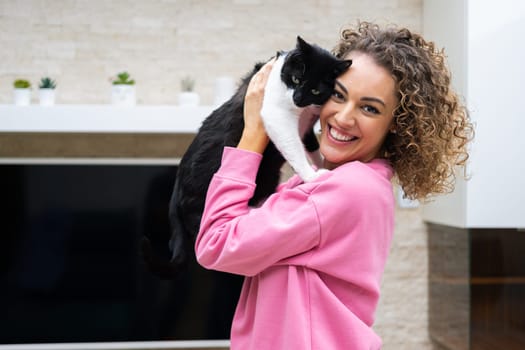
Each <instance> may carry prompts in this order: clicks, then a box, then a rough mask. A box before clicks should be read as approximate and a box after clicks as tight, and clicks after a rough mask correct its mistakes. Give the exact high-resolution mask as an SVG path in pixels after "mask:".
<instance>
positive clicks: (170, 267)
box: [141, 181, 189, 279]
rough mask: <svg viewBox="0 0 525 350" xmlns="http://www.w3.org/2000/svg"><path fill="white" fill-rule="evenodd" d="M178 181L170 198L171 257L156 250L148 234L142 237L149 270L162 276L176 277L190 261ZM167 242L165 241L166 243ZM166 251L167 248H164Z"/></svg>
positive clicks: (167, 277)
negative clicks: (181, 219) (179, 208)
mask: <svg viewBox="0 0 525 350" xmlns="http://www.w3.org/2000/svg"><path fill="white" fill-rule="evenodd" d="M176 197H177V181H176V182H175V186H174V189H173V193H172V195H171V199H170V208H169V220H170V226H171V238H170V240H169V243H168V246H169V251H170V252H171V258H170V257H169V256H168V255H167V254H166V253H163V254H161V252H159V251H158V249H157V250H156V249H155V248H154V246H153V244H152V243H151V241H150V240H149V238H147V237H146V236H144V237H143V238H142V242H141V250H142V256H143V259H144V262H145V263H146V267H147V268H148V270H149V271H150V272H151V273H152V274H154V275H156V276H158V277H160V278H162V279H173V278H176V277H177V276H178V275H179V274H180V273H181V272H182V271H184V270H185V269H186V267H187V262H188V260H189V259H188V253H187V251H188V242H187V241H188V240H187V239H186V237H185V236H184V234H183V233H184V232H185V231H184V229H183V227H181V222H180V220H179V215H178V209H177V198H176ZM164 244H165V243H164ZM162 251H164V252H165V248H163V249H162Z"/></svg>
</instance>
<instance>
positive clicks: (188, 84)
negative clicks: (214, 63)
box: [178, 76, 200, 106]
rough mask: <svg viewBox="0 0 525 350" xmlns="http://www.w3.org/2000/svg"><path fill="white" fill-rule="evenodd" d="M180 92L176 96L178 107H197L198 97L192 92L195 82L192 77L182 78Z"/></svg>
mask: <svg viewBox="0 0 525 350" xmlns="http://www.w3.org/2000/svg"><path fill="white" fill-rule="evenodd" d="M180 87H181V92H180V93H179V96H178V101H179V105H180V106H197V105H198V104H199V101H200V98H199V95H198V94H197V93H196V92H195V91H194V89H195V80H194V79H193V78H192V77H189V76H187V77H184V78H183V79H182V80H181V82H180Z"/></svg>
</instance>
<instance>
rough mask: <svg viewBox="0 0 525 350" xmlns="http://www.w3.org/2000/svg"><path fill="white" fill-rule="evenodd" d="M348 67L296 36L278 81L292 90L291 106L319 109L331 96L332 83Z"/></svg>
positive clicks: (344, 62) (347, 64) (349, 62)
mask: <svg viewBox="0 0 525 350" xmlns="http://www.w3.org/2000/svg"><path fill="white" fill-rule="evenodd" d="M351 64H352V61H351V60H340V59H338V58H336V57H335V56H334V55H332V54H331V53H330V52H328V51H327V50H325V49H323V48H320V47H319V46H317V45H312V44H309V43H307V42H306V41H304V40H303V39H302V38H301V37H299V36H298V37H297V46H296V47H295V49H293V50H292V51H290V52H288V54H287V56H286V58H285V62H284V64H283V68H282V70H281V80H282V81H283V82H284V83H285V84H286V86H287V87H288V88H290V89H293V90H294V93H293V102H294V103H295V105H297V106H298V107H306V106H308V105H311V104H315V105H321V104H323V103H325V102H326V101H327V100H328V99H329V98H330V96H331V95H332V92H333V90H334V85H335V79H336V78H337V77H338V76H339V75H341V74H342V73H343V72H344V71H346V70H347V69H348V67H350V65H351Z"/></svg>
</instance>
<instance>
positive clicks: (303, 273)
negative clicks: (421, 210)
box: [195, 148, 394, 350]
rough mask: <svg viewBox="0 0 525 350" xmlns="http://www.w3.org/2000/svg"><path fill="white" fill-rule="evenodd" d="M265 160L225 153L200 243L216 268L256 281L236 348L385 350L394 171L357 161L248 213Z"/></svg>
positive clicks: (291, 187) (286, 189)
mask: <svg viewBox="0 0 525 350" xmlns="http://www.w3.org/2000/svg"><path fill="white" fill-rule="evenodd" d="M261 158H262V156H261V155H260V154H257V153H252V152H248V151H243V150H238V149H235V148H225V150H224V153H223V158H222V164H221V167H220V169H219V170H218V172H217V173H216V174H215V175H214V177H213V179H212V181H211V183H210V187H209V189H208V194H207V198H206V207H205V210H204V213H203V216H202V221H201V227H200V232H199V234H198V237H197V241H196V244H195V251H196V255H197V259H198V261H199V263H200V264H201V265H203V266H204V267H206V268H210V269H215V270H220V271H226V272H230V273H235V274H240V275H244V276H247V277H246V279H245V282H244V285H243V288H242V292H241V296H240V300H239V303H238V305H237V310H236V312H235V316H234V319H233V324H232V330H231V349H232V350H237V349H239V350H241V349H242V350H250V349H253V350H280V349H282V350H292V349H293V350H295V349H301V350H308V349H319V350H327V349H330V350H332V349H351V350H360V349H363V350H365V349H366V350H371V349H373V350H376V349H379V348H380V347H381V340H380V338H379V337H378V336H377V335H376V334H375V333H374V331H373V330H372V328H371V327H372V324H373V322H374V313H375V310H376V306H377V302H378V299H379V285H380V280H381V276H382V273H383V269H384V266H385V261H386V258H387V255H388V251H389V248H390V242H391V238H392V233H393V228H394V227H393V226H394V197H393V193H392V185H391V183H390V179H391V177H392V168H391V167H390V166H389V165H388V163H387V162H386V161H384V160H380V159H376V160H373V161H371V162H369V163H361V162H350V163H347V164H344V165H342V166H339V167H338V168H337V169H335V170H332V171H330V172H328V173H326V174H323V175H322V176H321V177H320V178H318V179H317V180H315V181H313V182H310V183H303V182H302V181H301V180H300V179H299V178H298V177H297V176H294V177H292V178H291V179H290V180H288V181H287V182H286V183H285V184H283V185H281V186H280V187H279V189H278V191H277V192H276V193H275V194H273V195H272V196H270V197H269V198H268V199H267V200H266V201H265V202H264V204H262V205H261V207H259V208H251V207H248V204H247V203H248V200H249V199H250V198H251V196H252V194H253V191H254V188H255V177H256V174H257V170H258V167H259V164H260V161H261Z"/></svg>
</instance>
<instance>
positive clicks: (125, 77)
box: [113, 72, 135, 85]
mask: <svg viewBox="0 0 525 350" xmlns="http://www.w3.org/2000/svg"><path fill="white" fill-rule="evenodd" d="M113 85H135V80H133V79H129V73H128V72H121V73H119V74H117V78H116V79H114V80H113Z"/></svg>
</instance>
